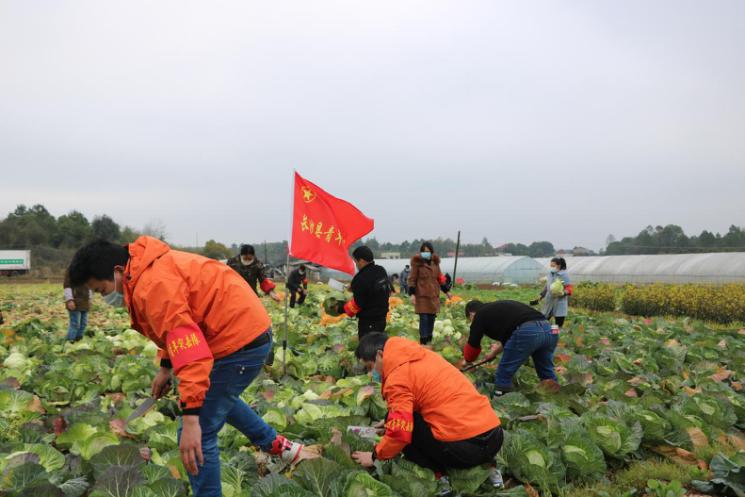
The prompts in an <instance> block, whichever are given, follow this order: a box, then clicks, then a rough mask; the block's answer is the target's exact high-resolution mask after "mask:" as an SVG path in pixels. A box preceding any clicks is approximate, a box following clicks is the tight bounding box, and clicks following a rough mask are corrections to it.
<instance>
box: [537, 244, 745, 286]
mask: <svg viewBox="0 0 745 497" xmlns="http://www.w3.org/2000/svg"><path fill="white" fill-rule="evenodd" d="M565 259H566V261H567V271H568V273H569V277H570V278H571V279H572V281H595V282H610V283H732V282H743V281H745V252H723V253H713V254H664V255H607V256H598V257H594V256H593V257H565ZM536 261H537V262H538V263H539V264H540V265H541V267H542V268H543V270H544V271H545V270H546V269H547V268H548V265H549V261H550V258H542V259H536Z"/></svg>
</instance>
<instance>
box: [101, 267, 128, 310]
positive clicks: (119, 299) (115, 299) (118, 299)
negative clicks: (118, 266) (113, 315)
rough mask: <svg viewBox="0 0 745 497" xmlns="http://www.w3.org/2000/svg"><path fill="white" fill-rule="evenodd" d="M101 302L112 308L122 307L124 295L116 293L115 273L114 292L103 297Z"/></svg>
mask: <svg viewBox="0 0 745 497" xmlns="http://www.w3.org/2000/svg"><path fill="white" fill-rule="evenodd" d="M103 301H104V302H106V303H107V304H109V305H110V306H112V307H124V295H123V294H122V292H117V291H116V273H114V290H113V291H111V292H109V293H107V294H106V295H104V296H103Z"/></svg>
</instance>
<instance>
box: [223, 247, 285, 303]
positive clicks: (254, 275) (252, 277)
mask: <svg viewBox="0 0 745 497" xmlns="http://www.w3.org/2000/svg"><path fill="white" fill-rule="evenodd" d="M226 264H227V265H228V266H230V267H231V268H232V269H233V270H234V271H235V272H236V273H238V274H240V275H241V276H242V277H243V279H244V280H246V283H248V286H250V287H251V288H252V289H253V291H254V292H256V294H257V295H258V294H259V292H258V290H257V289H256V288H257V286H261V290H262V291H263V292H264V293H266V294H268V293H270V292H271V291H272V290H274V282H273V281H272V280H270V279H269V278H267V276H266V267H265V266H264V264H263V263H262V262H261V261H260V260H258V259H254V261H253V263H251V264H248V265H246V264H243V262H242V261H241V256H240V255H236V256H235V257H231V258H230V259H228V261H227V263H226Z"/></svg>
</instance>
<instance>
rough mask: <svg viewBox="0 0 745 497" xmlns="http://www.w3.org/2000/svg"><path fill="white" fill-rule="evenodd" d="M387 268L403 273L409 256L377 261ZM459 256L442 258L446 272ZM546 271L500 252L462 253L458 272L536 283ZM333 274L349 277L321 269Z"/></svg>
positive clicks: (470, 279)
mask: <svg viewBox="0 0 745 497" xmlns="http://www.w3.org/2000/svg"><path fill="white" fill-rule="evenodd" d="M375 263H376V264H379V265H381V266H383V267H384V268H385V270H386V271H387V272H388V274H389V275H391V274H401V271H403V269H404V266H405V265H406V264H409V259H380V260H376V261H375ZM454 266H455V258H453V257H448V258H444V259H442V261H441V262H440V269H441V270H442V272H443V273H450V275H453V270H454V269H455V267H454ZM543 272H544V268H543V266H541V265H540V264H539V263H538V262H536V260H535V259H531V258H530V257H523V256H514V257H513V256H500V257H459V258H458V273H457V274H456V275H455V277H456V278H459V279H460V278H463V280H464V281H465V282H466V283H474V284H492V283H499V284H517V285H524V284H534V283H537V282H538V279H539V278H540V276H541V274H542V273H543ZM329 277H331V278H335V279H338V280H349V279H351V277H350V276H349V275H347V274H344V273H340V272H338V271H332V270H328V269H323V270H321V278H322V279H324V280H326V279H328V278H329Z"/></svg>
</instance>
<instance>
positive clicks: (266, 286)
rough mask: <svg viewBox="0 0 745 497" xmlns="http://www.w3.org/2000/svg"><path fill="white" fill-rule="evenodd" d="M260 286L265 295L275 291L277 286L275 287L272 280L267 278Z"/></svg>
mask: <svg viewBox="0 0 745 497" xmlns="http://www.w3.org/2000/svg"><path fill="white" fill-rule="evenodd" d="M259 286H260V287H261V291H262V292H264V293H271V291H272V290H274V289H275V288H276V286H277V285H275V284H274V282H273V281H272V280H270V279H269V278H267V279H265V280H264V281H262V282H261V285H259Z"/></svg>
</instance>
